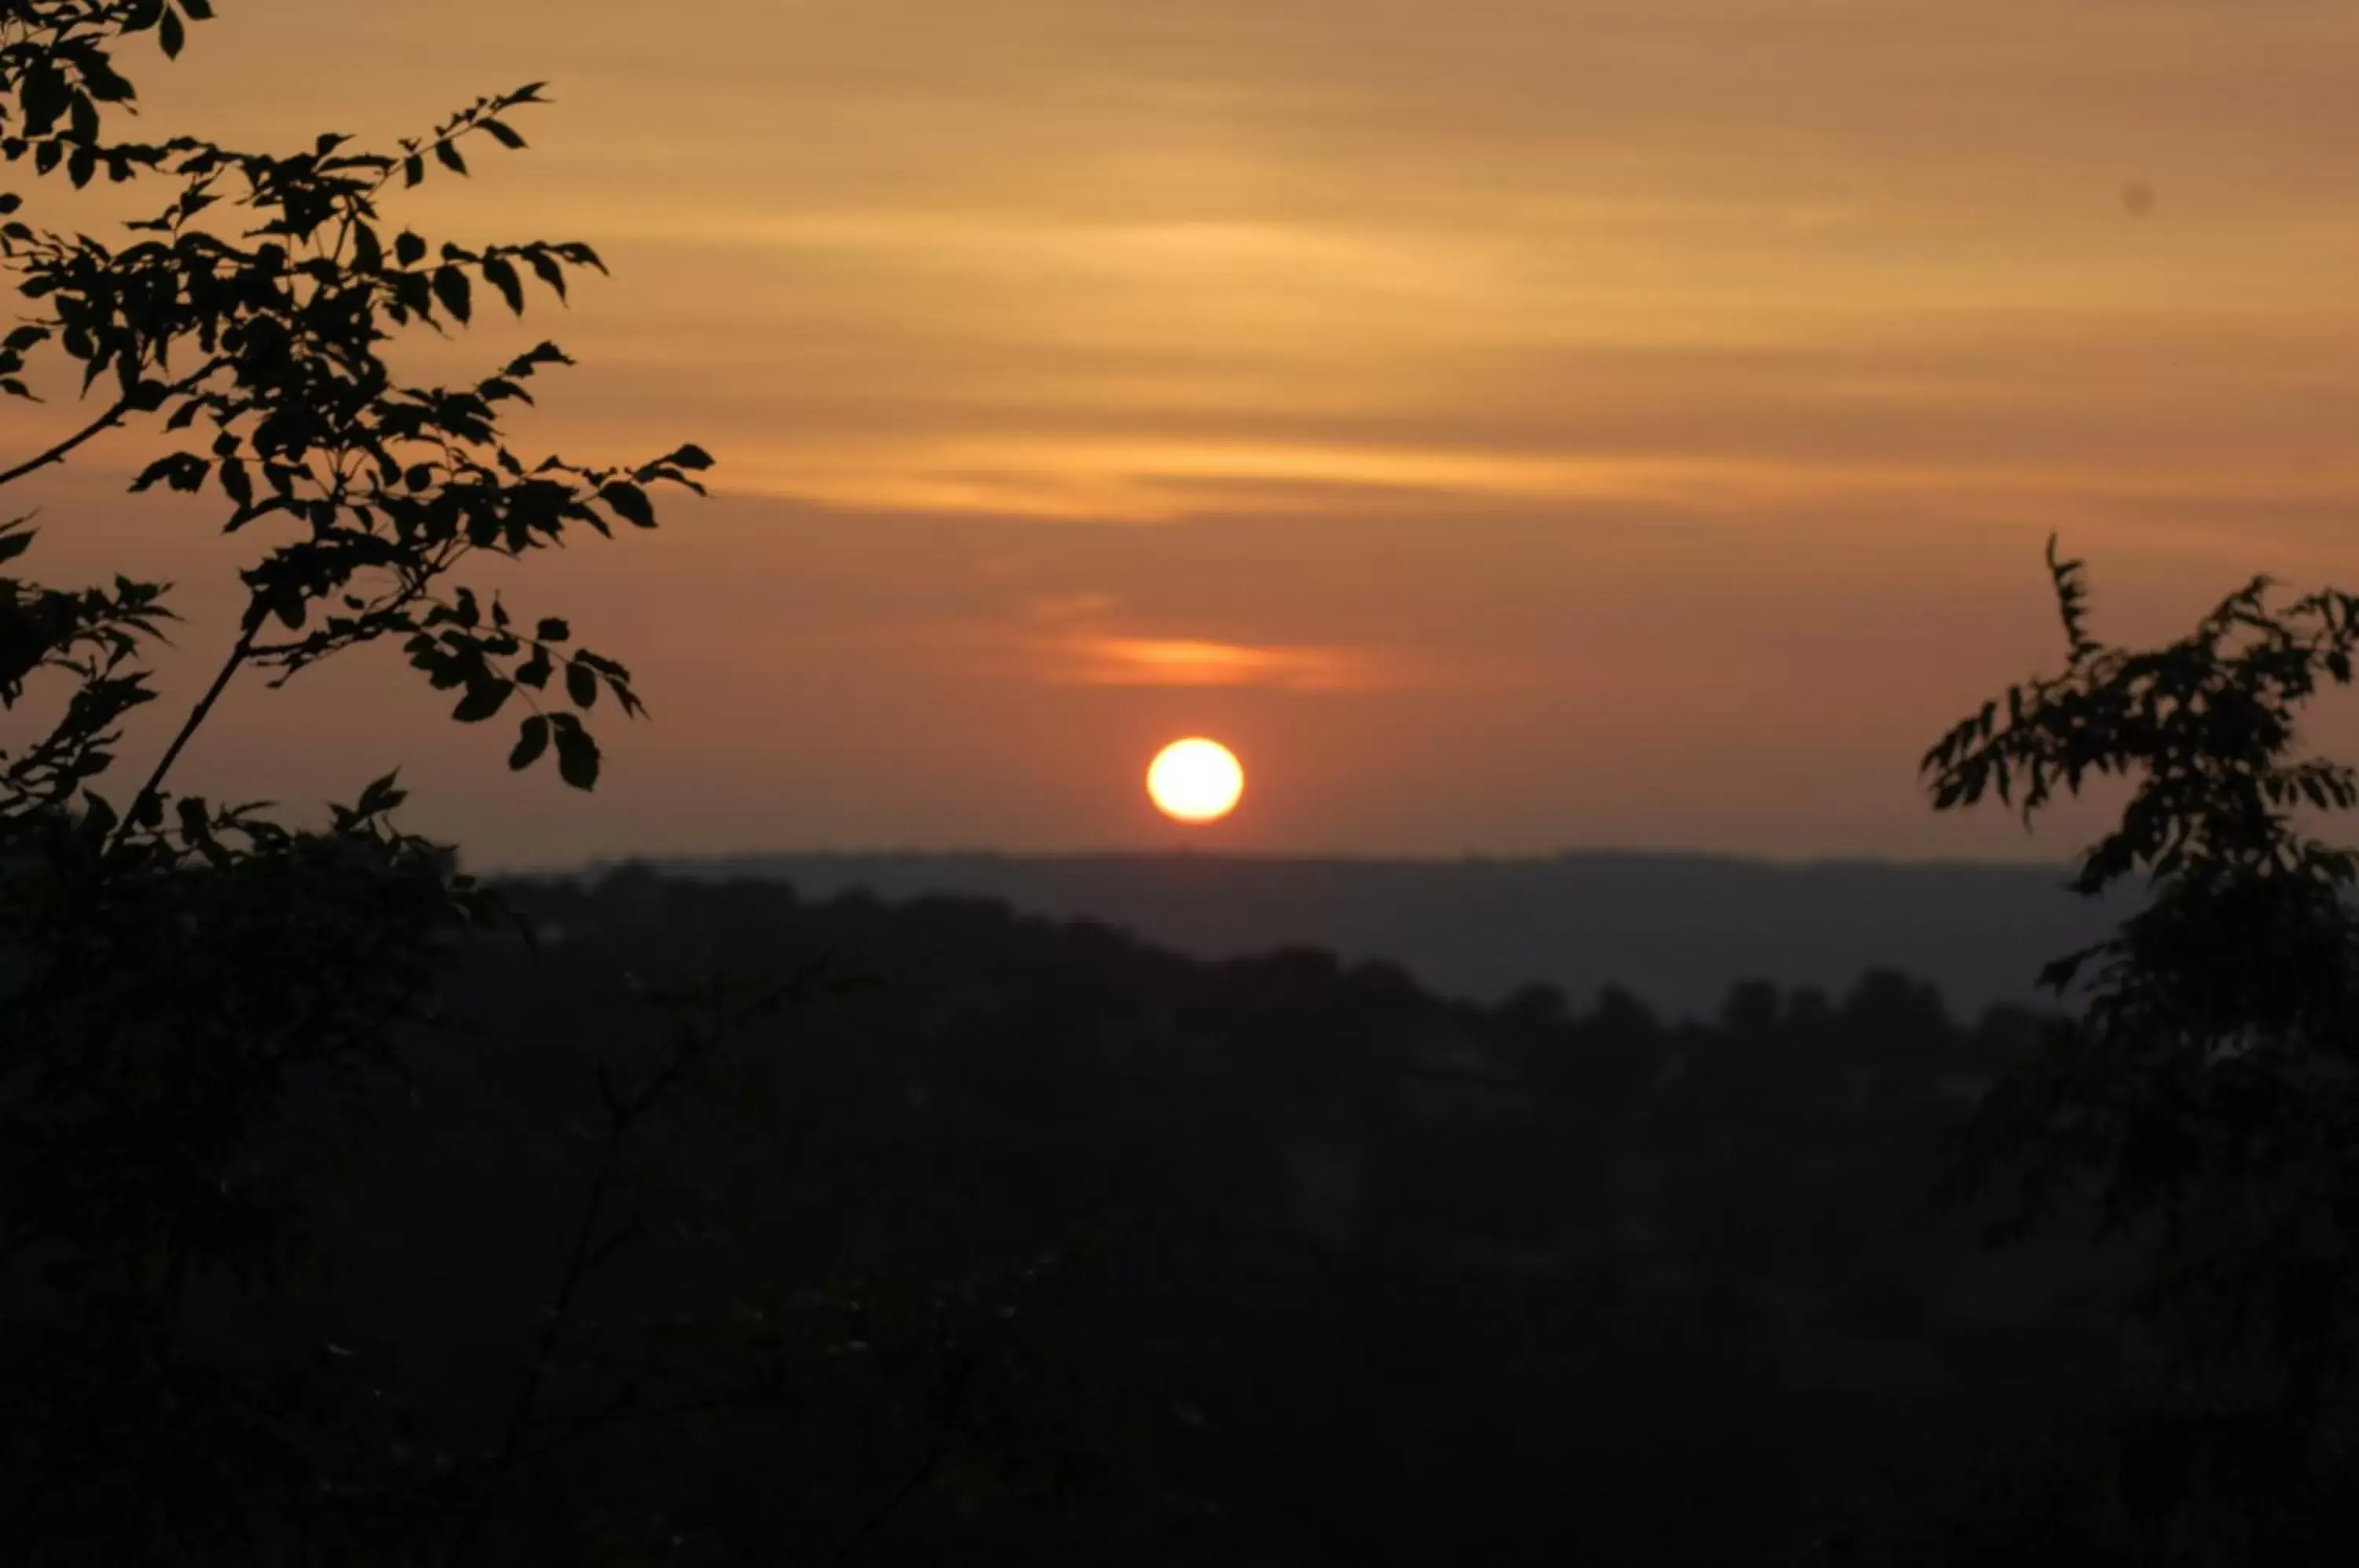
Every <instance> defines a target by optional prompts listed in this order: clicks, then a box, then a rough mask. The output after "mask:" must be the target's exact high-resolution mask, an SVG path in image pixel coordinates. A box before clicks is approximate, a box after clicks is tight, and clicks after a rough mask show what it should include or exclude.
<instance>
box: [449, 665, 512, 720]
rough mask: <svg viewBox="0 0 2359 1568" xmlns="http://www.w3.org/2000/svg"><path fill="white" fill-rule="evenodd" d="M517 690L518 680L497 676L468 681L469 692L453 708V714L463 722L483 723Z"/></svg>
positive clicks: (505, 703) (503, 705)
mask: <svg viewBox="0 0 2359 1568" xmlns="http://www.w3.org/2000/svg"><path fill="white" fill-rule="evenodd" d="M514 691H516V682H515V681H503V680H501V679H499V678H498V677H497V676H486V677H484V679H482V680H478V681H469V682H468V683H467V694H466V695H465V696H464V697H462V698H461V699H460V700H459V705H458V706H457V707H455V708H453V709H451V717H452V718H454V719H456V720H458V721H459V722H460V723H461V724H481V723H482V722H483V721H484V720H485V719H488V718H490V717H491V716H492V715H493V714H495V713H498V712H499V711H500V710H501V709H502V708H504V707H506V705H507V701H508V698H509V696H510V695H511V694H512V693H513V692H514Z"/></svg>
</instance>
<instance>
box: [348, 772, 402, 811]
mask: <svg viewBox="0 0 2359 1568" xmlns="http://www.w3.org/2000/svg"><path fill="white" fill-rule="evenodd" d="M400 778H401V770H400V769H399V768H395V769H394V770H393V771H392V772H390V773H388V774H386V776H385V777H384V778H382V779H371V780H370V781H369V787H368V788H367V789H364V790H362V791H361V798H360V799H359V800H357V801H355V802H353V814H354V815H356V816H363V817H375V816H381V815H383V814H384V813H385V812H386V811H392V810H393V809H394V808H395V807H396V806H398V805H400V804H401V803H402V801H404V800H408V799H409V794H408V791H407V790H405V789H400V788H399V787H398V786H397V780H398V779H400Z"/></svg>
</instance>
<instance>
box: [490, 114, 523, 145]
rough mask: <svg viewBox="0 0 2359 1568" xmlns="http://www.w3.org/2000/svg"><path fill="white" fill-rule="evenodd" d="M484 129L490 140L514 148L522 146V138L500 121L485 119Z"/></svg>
mask: <svg viewBox="0 0 2359 1568" xmlns="http://www.w3.org/2000/svg"><path fill="white" fill-rule="evenodd" d="M484 134H485V135H487V136H490V137H491V138H492V140H494V141H495V142H497V143H499V144H500V146H502V147H509V148H515V147H522V146H524V138H523V137H522V136H518V135H516V132H515V131H514V130H512V129H511V128H509V127H508V126H507V125H504V124H502V123H501V122H500V121H497V120H485V121H484Z"/></svg>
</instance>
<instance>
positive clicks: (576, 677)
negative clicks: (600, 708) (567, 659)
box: [565, 662, 598, 708]
mask: <svg viewBox="0 0 2359 1568" xmlns="http://www.w3.org/2000/svg"><path fill="white" fill-rule="evenodd" d="M565 694H566V695H567V696H569V697H571V698H572V699H573V705H574V706H575V707H577V708H588V707H592V706H593V705H595V704H596V702H597V701H598V672H597V671H596V670H592V669H591V668H590V667H589V666H588V665H586V664H582V663H579V662H577V663H573V664H569V665H567V666H566V667H565Z"/></svg>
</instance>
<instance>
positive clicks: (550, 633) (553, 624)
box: [0, 556, 573, 642]
mask: <svg viewBox="0 0 2359 1568" xmlns="http://www.w3.org/2000/svg"><path fill="white" fill-rule="evenodd" d="M6 559H7V558H6V557H5V556H0V561H5V560H6ZM572 635H573V628H572V627H571V626H568V625H566V623H565V622H563V621H561V620H560V619H558V618H557V617H556V616H555V615H550V616H548V617H547V618H546V619H544V620H543V621H542V622H541V623H540V625H539V626H538V628H536V629H535V631H534V632H533V636H535V637H538V638H539V639H540V640H541V641H543V642H563V641H565V640H566V639H567V638H569V637H571V636H572Z"/></svg>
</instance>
